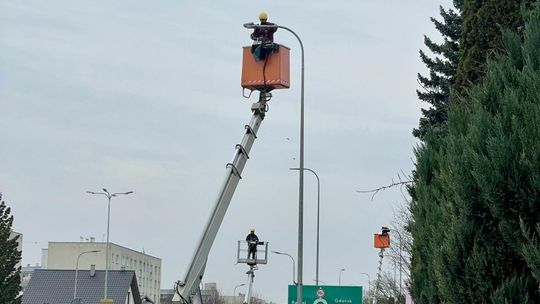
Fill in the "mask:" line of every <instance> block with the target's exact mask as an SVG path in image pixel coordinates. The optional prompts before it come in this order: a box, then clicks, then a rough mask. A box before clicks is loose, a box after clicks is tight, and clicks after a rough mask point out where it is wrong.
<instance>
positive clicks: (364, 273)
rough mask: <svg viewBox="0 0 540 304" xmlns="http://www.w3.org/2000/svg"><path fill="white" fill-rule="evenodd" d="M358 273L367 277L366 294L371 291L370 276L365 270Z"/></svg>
mask: <svg viewBox="0 0 540 304" xmlns="http://www.w3.org/2000/svg"><path fill="white" fill-rule="evenodd" d="M359 273H360V274H363V275H365V276H367V279H368V294H370V291H371V277H370V276H369V274H368V273H366V272H359Z"/></svg>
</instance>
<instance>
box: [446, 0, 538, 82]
mask: <svg viewBox="0 0 540 304" xmlns="http://www.w3.org/2000/svg"><path fill="white" fill-rule="evenodd" d="M534 2H536V0H465V1H464V4H463V9H462V21H463V24H462V29H461V39H460V42H459V43H460V55H459V57H460V58H459V65H458V70H457V75H456V89H457V90H458V91H460V92H461V91H463V89H464V88H466V87H468V86H470V85H473V84H476V83H478V82H479V81H480V80H481V79H482V77H483V75H484V70H485V68H484V65H485V63H486V60H487V59H488V58H489V57H490V56H492V55H496V54H500V53H502V52H504V45H503V41H502V30H504V29H508V30H511V31H520V30H521V29H522V28H523V18H522V15H521V8H522V6H523V5H525V6H527V7H530V5H531V3H534Z"/></svg>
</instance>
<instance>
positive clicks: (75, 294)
mask: <svg viewBox="0 0 540 304" xmlns="http://www.w3.org/2000/svg"><path fill="white" fill-rule="evenodd" d="M97 252H101V250H90V251H84V252H81V253H80V254H79V255H78V256H77V263H76V264H75V284H74V285H75V287H74V288H73V301H72V303H75V304H77V303H79V302H78V299H77V279H78V276H79V259H80V258H81V256H82V255H83V254H87V253H97Z"/></svg>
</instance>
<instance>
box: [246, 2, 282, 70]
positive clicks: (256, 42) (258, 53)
mask: <svg viewBox="0 0 540 304" xmlns="http://www.w3.org/2000/svg"><path fill="white" fill-rule="evenodd" d="M259 20H260V21H261V24H260V25H276V24H275V23H272V22H268V21H267V20H268V15H267V14H266V13H265V12H261V13H260V14H259ZM276 31H277V27H256V28H255V29H254V30H253V33H252V34H251V39H253V45H252V46H251V53H253V56H254V57H255V60H256V61H259V60H264V59H266V56H267V55H268V54H269V53H270V52H271V51H274V50H277V48H278V45H277V44H275V43H274V33H275V32H276Z"/></svg>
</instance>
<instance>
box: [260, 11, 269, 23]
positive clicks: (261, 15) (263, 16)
mask: <svg viewBox="0 0 540 304" xmlns="http://www.w3.org/2000/svg"><path fill="white" fill-rule="evenodd" d="M259 20H261V21H263V20H264V21H266V20H268V15H267V14H266V13H265V12H260V13H259Z"/></svg>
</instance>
